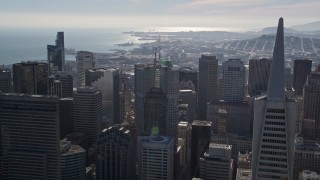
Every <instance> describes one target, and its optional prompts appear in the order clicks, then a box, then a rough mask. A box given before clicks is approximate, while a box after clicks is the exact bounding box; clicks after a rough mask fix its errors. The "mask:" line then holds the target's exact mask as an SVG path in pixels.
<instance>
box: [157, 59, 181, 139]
mask: <svg viewBox="0 0 320 180" xmlns="http://www.w3.org/2000/svg"><path fill="white" fill-rule="evenodd" d="M160 87H161V89H162V90H163V92H164V93H165V94H166V95H167V99H168V106H167V115H166V129H167V134H166V135H167V136H172V137H176V136H177V133H178V119H179V107H178V105H179V71H178V70H175V69H172V66H171V65H169V66H162V67H161V71H160Z"/></svg>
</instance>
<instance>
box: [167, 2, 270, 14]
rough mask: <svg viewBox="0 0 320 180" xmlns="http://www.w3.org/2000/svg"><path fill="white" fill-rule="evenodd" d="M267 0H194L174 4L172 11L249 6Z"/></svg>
mask: <svg viewBox="0 0 320 180" xmlns="http://www.w3.org/2000/svg"><path fill="white" fill-rule="evenodd" d="M264 2H266V0H192V1H189V2H186V3H180V4H176V5H174V6H172V8H171V11H175V12H176V11H185V12H186V11H190V10H206V9H210V8H217V7H224V8H226V9H227V8H230V7H248V5H256V4H262V3H264Z"/></svg>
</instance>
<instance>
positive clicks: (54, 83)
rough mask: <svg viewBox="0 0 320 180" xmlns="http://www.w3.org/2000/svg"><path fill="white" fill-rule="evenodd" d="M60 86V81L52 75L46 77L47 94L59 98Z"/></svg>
mask: <svg viewBox="0 0 320 180" xmlns="http://www.w3.org/2000/svg"><path fill="white" fill-rule="evenodd" d="M61 93H62V88H61V81H59V80H57V79H56V78H55V77H54V76H49V78H48V95H50V96H57V97H59V98H61V97H62V96H61Z"/></svg>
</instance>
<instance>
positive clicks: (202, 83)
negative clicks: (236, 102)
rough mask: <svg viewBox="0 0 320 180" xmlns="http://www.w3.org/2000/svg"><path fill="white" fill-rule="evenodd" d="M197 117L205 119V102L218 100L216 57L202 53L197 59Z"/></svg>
mask: <svg viewBox="0 0 320 180" xmlns="http://www.w3.org/2000/svg"><path fill="white" fill-rule="evenodd" d="M198 88H199V89H198V92H197V93H198V112H197V113H198V119H200V120H206V119H207V103H208V102H211V101H214V102H215V101H218V93H219V88H218V59H217V58H216V56H212V55H202V56H201V58H200V59H199V86H198Z"/></svg>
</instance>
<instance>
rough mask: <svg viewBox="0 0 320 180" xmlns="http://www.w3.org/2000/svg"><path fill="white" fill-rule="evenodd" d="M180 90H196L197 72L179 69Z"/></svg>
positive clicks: (187, 68)
mask: <svg viewBox="0 0 320 180" xmlns="http://www.w3.org/2000/svg"><path fill="white" fill-rule="evenodd" d="M179 84H180V89H190V90H192V91H197V90H198V72H197V71H196V70H194V69H192V68H190V67H183V68H180V69H179Z"/></svg>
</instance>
